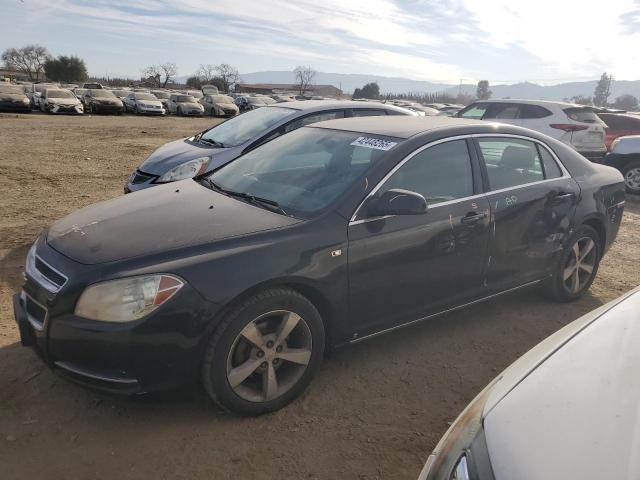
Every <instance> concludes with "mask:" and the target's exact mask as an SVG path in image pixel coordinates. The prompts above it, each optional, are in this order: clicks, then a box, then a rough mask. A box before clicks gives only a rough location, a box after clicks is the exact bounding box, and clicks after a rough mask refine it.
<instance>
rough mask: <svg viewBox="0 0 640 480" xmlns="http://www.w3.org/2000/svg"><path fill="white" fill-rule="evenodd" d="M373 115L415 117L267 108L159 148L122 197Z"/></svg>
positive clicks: (390, 110)
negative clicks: (338, 121) (320, 125)
mask: <svg viewBox="0 0 640 480" xmlns="http://www.w3.org/2000/svg"><path fill="white" fill-rule="evenodd" d="M249 98H252V97H249ZM374 115H413V116H415V115H416V114H415V113H414V112H411V111H409V110H406V109H402V108H398V107H394V106H393V105H382V104H380V103H373V102H369V103H364V102H341V101H334V102H331V101H326V100H322V101H305V102H289V103H284V104H276V105H269V106H267V105H265V106H264V107H263V108H260V109H257V110H252V111H250V112H247V113H245V114H243V115H239V116H237V117H234V118H232V119H230V120H227V121H226V122H224V123H221V124H219V125H216V126H215V127H213V128H210V129H209V130H205V131H203V132H200V133H198V134H197V135H194V136H193V137H189V138H184V139H180V140H176V141H173V142H169V143H167V144H165V145H163V146H162V147H160V148H158V149H157V150H156V151H155V152H153V153H152V154H151V155H149V157H148V158H147V159H146V160H145V161H144V162H142V163H141V164H140V165H139V166H138V168H137V169H136V170H135V171H134V172H133V173H132V174H131V175H130V176H129V180H128V181H127V184H126V185H125V187H124V191H125V193H129V192H134V191H137V190H143V189H145V188H149V187H154V186H157V185H159V184H162V183H167V182H175V181H177V180H182V179H185V178H190V177H193V176H196V175H202V174H203V173H205V172H211V171H213V170H215V169H217V168H219V167H221V166H222V165H225V164H227V163H229V162H231V161H233V160H235V159H236V158H238V157H239V156H240V155H243V154H245V153H247V152H250V151H251V150H253V149H254V148H256V147H258V146H259V145H262V144H263V143H267V142H269V141H270V140H273V139H274V138H277V137H279V136H281V135H284V134H285V133H288V132H291V131H293V130H296V129H298V128H300V127H303V126H305V125H309V124H311V123H315V122H320V121H323V120H330V119H335V118H344V117H354V116H357V117H359V116H374Z"/></svg>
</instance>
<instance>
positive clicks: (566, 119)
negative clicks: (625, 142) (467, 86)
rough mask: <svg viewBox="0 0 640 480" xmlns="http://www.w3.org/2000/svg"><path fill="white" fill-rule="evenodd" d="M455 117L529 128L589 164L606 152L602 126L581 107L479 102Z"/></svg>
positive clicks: (561, 104) (539, 102)
mask: <svg viewBox="0 0 640 480" xmlns="http://www.w3.org/2000/svg"><path fill="white" fill-rule="evenodd" d="M457 116H458V117H460V118H472V119H482V120H490V121H494V122H500V123H509V124H511V125H518V126H520V127H526V128H530V129H531V130H535V131H537V132H541V133H544V134H546V135H549V136H550V137H553V138H555V139H557V140H560V141H561V142H564V143H566V144H567V145H570V146H572V147H573V148H575V149H576V150H577V151H578V152H580V153H581V154H582V155H584V156H585V157H587V158H589V159H592V160H598V159H602V157H603V156H604V154H605V153H606V152H607V147H606V145H605V127H606V124H605V123H604V122H603V121H602V120H601V119H600V118H599V117H598V116H597V115H596V114H595V112H594V111H593V109H592V108H591V107H587V106H584V105H577V104H573V103H564V102H551V101H545V100H479V101H477V102H474V103H472V104H471V105H469V106H468V107H466V108H463V109H462V110H460V112H458V115H457Z"/></svg>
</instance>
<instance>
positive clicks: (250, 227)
mask: <svg viewBox="0 0 640 480" xmlns="http://www.w3.org/2000/svg"><path fill="white" fill-rule="evenodd" d="M297 222H299V220H297V219H294V218H291V217H286V216H284V215H280V214H277V213H274V212H271V211H268V210H264V209H262V208H259V207H256V206H253V205H250V204H248V203H245V202H243V201H240V200H236V199H233V198H230V197H227V196H226V195H222V194H219V193H217V192H214V191H212V190H209V189H208V188H205V187H203V186H202V185H200V184H198V183H197V182H195V181H194V180H183V181H181V182H176V183H172V184H171V185H161V186H159V187H156V188H149V189H146V190H143V191H141V192H136V193H132V194H129V195H125V196H122V197H117V198H115V199H112V200H107V201H105V202H100V203H96V204H94V205H90V206H88V207H86V208H83V209H81V210H78V211H76V212H74V213H72V214H70V215H68V216H66V217H64V218H63V219H61V220H59V221H58V222H56V223H54V224H53V225H52V226H51V227H50V228H49V230H48V232H47V243H48V244H49V245H50V246H51V247H53V248H54V249H55V250H57V251H58V252H60V253H61V254H63V255H65V256H67V257H69V258H71V259H73V260H75V261H77V262H80V263H84V264H98V263H105V262H114V261H118V260H123V259H126V258H133V257H139V256H148V255H153V254H157V253H161V252H167V251H171V250H176V249H181V248H186V247H192V246H197V245H205V244H211V243H213V242H215V241H218V240H222V239H225V238H229V237H238V236H243V235H248V234H251V233H256V232H261V231H266V230H272V229H277V228H282V227H286V226H289V225H293V224H294V223H297Z"/></svg>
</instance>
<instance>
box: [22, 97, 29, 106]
mask: <svg viewBox="0 0 640 480" xmlns="http://www.w3.org/2000/svg"><path fill="white" fill-rule="evenodd" d="M22 103H24V104H25V105H26V104H27V103H30V102H29V99H28V98H26V97H25V98H23V99H22Z"/></svg>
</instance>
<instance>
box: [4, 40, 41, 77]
mask: <svg viewBox="0 0 640 480" xmlns="http://www.w3.org/2000/svg"><path fill="white" fill-rule="evenodd" d="M50 59H51V54H50V53H49V52H48V51H47V49H46V48H45V47H43V46H41V45H27V46H26V47H23V48H9V49H7V50H5V51H4V52H3V53H2V61H3V62H4V63H5V65H6V66H7V67H9V68H13V69H15V70H18V71H20V72H22V73H24V74H25V75H27V76H28V77H29V80H31V81H32V82H35V81H38V80H40V78H41V77H44V64H45V63H46V61H47V60H50Z"/></svg>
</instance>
